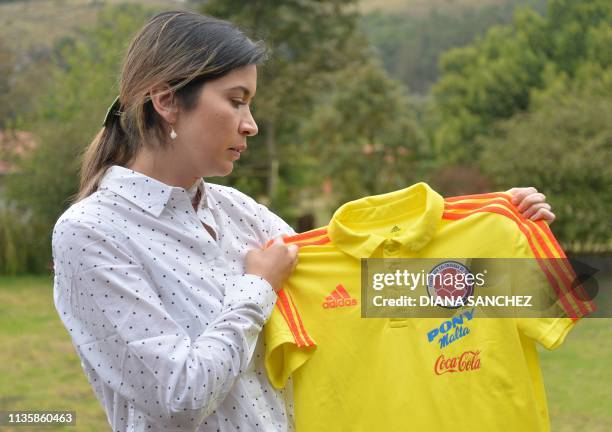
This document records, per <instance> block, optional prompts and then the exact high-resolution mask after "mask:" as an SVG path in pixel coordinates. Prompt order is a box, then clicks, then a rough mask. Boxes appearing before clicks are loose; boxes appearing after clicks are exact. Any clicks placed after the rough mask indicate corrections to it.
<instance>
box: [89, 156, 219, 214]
mask: <svg viewBox="0 0 612 432" xmlns="http://www.w3.org/2000/svg"><path fill="white" fill-rule="evenodd" d="M204 185H205V184H204V180H203V179H198V181H196V182H195V183H194V184H193V185H192V186H191V187H190V188H189V190H186V189H185V188H182V187H176V186H170V185H167V184H166V183H163V182H160V181H159V180H156V179H154V178H152V177H149V176H146V175H144V174H141V173H139V172H137V171H134V170H131V169H129V168H125V167H122V166H119V165H113V166H111V167H110V168H109V169H108V170H107V171H106V173H105V174H104V177H103V178H102V180H101V181H100V186H99V188H98V189H100V190H109V191H111V192H114V193H116V194H117V195H119V196H122V197H123V198H125V199H126V200H128V201H130V202H132V203H133V204H135V205H137V206H138V207H140V208H141V209H143V210H144V211H146V212H148V213H150V214H152V215H153V216H155V217H158V216H159V215H160V214H161V212H162V211H163V209H164V208H165V207H166V205H167V204H168V201H169V200H170V198H172V197H173V199H174V200H175V201H176V200H179V201H185V202H186V203H189V205H190V206H191V199H190V197H189V194H190V193H192V194H195V192H196V191H197V189H198V188H201V190H202V199H201V200H200V204H201V205H205V203H207V200H206V194H205V190H206V188H205V187H204Z"/></svg>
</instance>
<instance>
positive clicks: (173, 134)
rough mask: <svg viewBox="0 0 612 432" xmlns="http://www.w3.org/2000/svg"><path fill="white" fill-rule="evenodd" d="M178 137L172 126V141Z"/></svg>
mask: <svg viewBox="0 0 612 432" xmlns="http://www.w3.org/2000/svg"><path fill="white" fill-rule="evenodd" d="M176 137H177V135H176V132H174V127H172V126H170V139H173V140H174V139H176Z"/></svg>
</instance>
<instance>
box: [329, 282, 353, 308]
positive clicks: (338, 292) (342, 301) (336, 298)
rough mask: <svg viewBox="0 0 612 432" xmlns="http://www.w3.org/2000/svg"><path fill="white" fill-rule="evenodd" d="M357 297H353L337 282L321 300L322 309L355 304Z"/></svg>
mask: <svg viewBox="0 0 612 432" xmlns="http://www.w3.org/2000/svg"><path fill="white" fill-rule="evenodd" d="M356 305H357V299H354V298H353V297H351V296H350V294H349V293H348V292H347V291H346V289H345V288H344V287H343V286H342V284H338V286H337V287H336V289H335V290H333V291H332V292H331V294H330V295H328V296H327V297H325V301H324V302H323V309H332V308H337V307H346V306H356Z"/></svg>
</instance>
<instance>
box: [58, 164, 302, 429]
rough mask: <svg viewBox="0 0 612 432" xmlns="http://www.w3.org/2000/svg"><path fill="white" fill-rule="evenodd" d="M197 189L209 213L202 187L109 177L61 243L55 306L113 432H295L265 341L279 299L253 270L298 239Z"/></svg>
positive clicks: (232, 199)
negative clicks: (271, 246)
mask: <svg viewBox="0 0 612 432" xmlns="http://www.w3.org/2000/svg"><path fill="white" fill-rule="evenodd" d="M195 187H199V188H200V189H201V193H202V199H201V200H200V204H199V206H198V207H197V211H195V210H194V207H193V206H192V203H191V200H190V195H192V196H193V195H195V188H192V189H191V190H189V191H187V190H185V189H183V188H180V187H172V186H168V185H166V184H164V183H161V182H159V181H157V180H155V179H153V178H150V177H147V176H145V175H143V174H140V173H137V172H135V171H132V170H129V169H126V168H123V167H119V166H113V167H111V168H109V169H108V171H107V172H106V174H105V176H104V178H103V179H102V181H101V183H100V187H99V189H98V191H96V192H95V193H94V194H92V195H90V196H89V197H87V198H86V199H84V200H82V201H80V202H78V203H75V204H74V205H72V206H71V207H70V208H69V209H68V210H67V211H66V212H65V213H64V214H63V215H62V216H61V217H60V218H59V220H58V221H57V224H56V225H55V228H54V230H53V258H54V266H55V284H54V300H55V306H56V308H57V311H58V313H59V315H60V318H61V319H62V322H63V323H64V325H65V326H66V328H67V329H68V332H69V333H70V336H71V337H72V341H73V344H74V346H75V348H76V351H77V353H78V355H79V357H80V359H81V365H82V367H83V369H84V371H85V373H86V375H87V378H88V380H89V382H90V383H91V385H92V387H93V389H94V392H95V394H96V397H97V398H98V400H99V401H100V403H101V404H102V406H103V407H104V409H105V411H106V414H107V416H108V421H109V423H110V424H111V426H112V428H113V431H117V432H124V431H217V430H218V431H237V430H239V431H286V430H290V429H292V426H291V424H292V421H291V419H290V418H288V416H290V413H291V410H292V407H291V406H290V405H289V404H290V402H289V401H290V400H291V395H290V394H284V393H283V392H278V391H277V390H275V389H274V388H273V387H272V386H271V384H270V383H269V382H268V379H267V376H266V373H265V370H264V362H263V360H264V356H263V353H264V347H263V338H258V335H259V332H260V330H261V328H262V326H263V324H264V322H265V320H266V319H267V318H268V316H269V315H270V313H271V311H272V308H273V307H274V303H275V301H276V294H275V292H274V290H273V289H272V287H271V286H270V284H269V283H268V282H267V281H265V280H264V279H262V278H259V277H257V276H254V275H249V274H244V258H245V255H246V253H247V252H248V251H249V250H251V249H255V248H261V247H263V245H265V244H266V242H267V241H268V240H270V239H272V238H274V237H277V236H279V235H284V234H289V235H290V234H294V231H293V230H292V229H291V228H290V227H289V226H288V225H287V224H286V223H285V222H283V221H282V220H281V219H280V218H279V217H277V216H276V215H274V214H273V213H272V212H270V211H269V210H268V209H267V208H265V207H264V206H262V205H260V204H257V203H256V202H255V201H253V200H252V199H251V198H249V197H247V196H246V195H244V194H242V193H240V192H238V191H237V190H235V189H232V188H230V187H226V186H220V185H215V184H210V183H204V182H203V181H200V182H198V184H196V185H195ZM202 223H205V224H207V225H208V226H209V227H211V228H212V229H213V231H214V234H215V236H214V237H213V236H211V234H210V233H209V232H208V231H207V230H206V229H205V228H204V226H203V225H202ZM290 391H291V390H290V388H289V389H288V390H285V392H290Z"/></svg>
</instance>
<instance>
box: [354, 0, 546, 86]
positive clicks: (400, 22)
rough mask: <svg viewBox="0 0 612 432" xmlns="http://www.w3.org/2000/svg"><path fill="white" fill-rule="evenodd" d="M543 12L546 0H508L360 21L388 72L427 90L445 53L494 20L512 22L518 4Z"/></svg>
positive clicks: (375, 16) (377, 15)
mask: <svg viewBox="0 0 612 432" xmlns="http://www.w3.org/2000/svg"><path fill="white" fill-rule="evenodd" d="M525 5H531V6H532V7H533V8H534V9H536V10H537V11H538V12H543V10H544V6H545V0H509V1H504V2H501V3H498V4H485V5H482V4H481V3H478V5H474V6H472V7H460V8H459V7H455V8H452V7H450V8H449V7H447V8H436V7H432V8H431V9H430V10H429V12H428V14H426V15H425V16H419V15H414V14H413V13H412V9H406V10H405V11H403V12H401V13H397V12H396V13H388V12H386V13H381V12H372V13H369V14H367V15H364V16H363V17H362V18H361V20H360V25H361V28H362V29H363V30H364V32H365V34H366V35H367V37H368V40H369V41H370V42H371V43H372V44H373V45H374V47H375V48H376V49H377V51H378V53H379V54H380V56H381V58H382V60H383V64H384V67H385V69H386V70H387V71H388V72H389V74H390V75H391V76H392V77H393V78H395V79H397V80H400V81H401V82H403V83H404V84H405V85H406V86H407V87H408V88H409V89H410V90H411V91H413V92H416V93H419V94H426V93H427V92H428V90H429V87H430V86H431V85H432V84H433V83H435V82H436V81H437V79H438V75H439V70H438V60H439V58H440V55H441V54H442V53H443V52H445V51H447V50H449V49H451V48H455V47H459V46H463V45H466V44H468V43H470V42H472V41H473V40H474V39H475V38H476V37H478V36H480V35H482V34H484V32H485V31H486V30H487V29H488V28H490V27H491V26H493V25H498V24H508V23H510V22H511V20H512V16H513V14H514V10H515V9H516V8H517V6H525Z"/></svg>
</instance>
